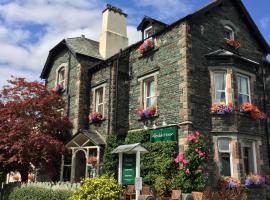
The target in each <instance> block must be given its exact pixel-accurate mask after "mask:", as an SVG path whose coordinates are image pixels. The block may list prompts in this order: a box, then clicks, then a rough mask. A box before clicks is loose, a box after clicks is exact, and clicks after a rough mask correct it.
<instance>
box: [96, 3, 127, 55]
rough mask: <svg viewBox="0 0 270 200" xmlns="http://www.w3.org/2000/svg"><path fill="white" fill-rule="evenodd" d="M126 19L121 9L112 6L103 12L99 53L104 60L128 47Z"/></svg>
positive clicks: (108, 6) (108, 5)
mask: <svg viewBox="0 0 270 200" xmlns="http://www.w3.org/2000/svg"><path fill="white" fill-rule="evenodd" d="M126 17H127V14H125V13H123V11H122V10H121V9H119V8H116V7H114V6H112V5H110V4H107V6H106V8H105V9H104V10H103V12H102V30H101V36H100V41H99V53H100V55H101V56H102V57H103V58H104V59H107V58H109V57H110V56H112V55H114V54H116V53H118V52H119V50H120V49H124V48H126V47H127V46H128V38H127V22H126Z"/></svg>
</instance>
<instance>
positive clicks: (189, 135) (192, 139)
mask: <svg viewBox="0 0 270 200" xmlns="http://www.w3.org/2000/svg"><path fill="white" fill-rule="evenodd" d="M187 139H188V141H190V142H191V141H194V140H196V137H195V136H194V135H193V134H188V137H187Z"/></svg>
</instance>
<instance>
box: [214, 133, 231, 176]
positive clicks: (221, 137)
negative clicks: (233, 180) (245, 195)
mask: <svg viewBox="0 0 270 200" xmlns="http://www.w3.org/2000/svg"><path fill="white" fill-rule="evenodd" d="M221 139H226V140H229V151H219V147H218V146H217V150H218V152H217V153H218V160H219V162H220V156H219V153H229V154H230V170H231V177H233V175H234V174H233V173H234V169H233V168H234V163H233V158H232V141H233V137H229V136H220V137H217V145H218V141H219V140H221ZM219 171H220V169H219Z"/></svg>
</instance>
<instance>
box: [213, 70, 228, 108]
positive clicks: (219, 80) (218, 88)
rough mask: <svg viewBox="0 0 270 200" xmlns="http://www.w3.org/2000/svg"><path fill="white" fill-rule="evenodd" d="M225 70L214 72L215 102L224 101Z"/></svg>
mask: <svg viewBox="0 0 270 200" xmlns="http://www.w3.org/2000/svg"><path fill="white" fill-rule="evenodd" d="M225 75H226V73H225V72H215V73H214V90H215V91H214V102H215V103H221V102H225V103H226V81H225V80H226V79H225Z"/></svg>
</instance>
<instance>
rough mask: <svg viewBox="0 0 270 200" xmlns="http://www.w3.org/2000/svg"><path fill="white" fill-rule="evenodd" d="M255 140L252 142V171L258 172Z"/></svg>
mask: <svg viewBox="0 0 270 200" xmlns="http://www.w3.org/2000/svg"><path fill="white" fill-rule="evenodd" d="M256 146H257V145H256V141H253V142H252V153H253V165H254V173H255V174H257V173H258V168H257V155H256Z"/></svg>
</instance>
